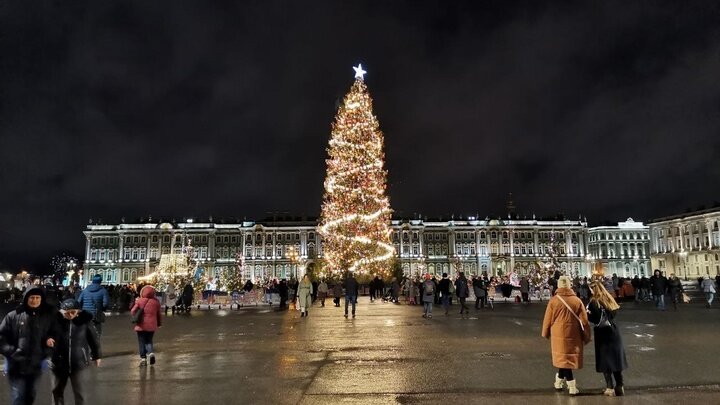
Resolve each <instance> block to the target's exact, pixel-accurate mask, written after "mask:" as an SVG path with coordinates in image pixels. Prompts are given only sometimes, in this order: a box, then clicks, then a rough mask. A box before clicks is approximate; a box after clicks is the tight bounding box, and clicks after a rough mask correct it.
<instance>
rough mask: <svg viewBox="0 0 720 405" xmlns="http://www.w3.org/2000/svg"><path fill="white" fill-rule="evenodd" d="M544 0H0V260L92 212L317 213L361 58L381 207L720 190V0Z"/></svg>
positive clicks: (459, 207) (593, 205) (74, 240)
mask: <svg viewBox="0 0 720 405" xmlns="http://www.w3.org/2000/svg"><path fill="white" fill-rule="evenodd" d="M540 3H543V4H540ZM545 3H549V2H538V1H528V2H509V1H497V2H492V1H475V2H468V3H464V2H450V1H438V2H419V1H407V2H402V1H374V2H362V1H339V0H334V1H313V2H290V1H281V2H273V1H255V2H239V1H236V2H207V1H197V2H168V3H163V2H160V1H137V2H129V1H127V2H114V1H106V2H105V1H104V2H98V1H73V2H65V1H54V2H51V1H45V2H24V1H6V2H3V3H2V4H1V5H0V165H1V168H2V169H1V170H0V262H4V263H6V264H7V265H9V266H10V267H11V268H13V269H17V268H19V266H21V265H24V266H28V267H29V268H30V269H35V270H40V269H41V267H43V266H46V265H47V263H48V262H49V261H50V258H51V257H52V255H54V254H56V253H60V252H62V251H66V252H70V253H74V254H76V255H78V256H80V255H82V252H83V250H84V246H85V242H84V237H83V235H82V233H81V232H82V231H83V230H84V229H85V226H86V225H87V223H88V220H89V219H90V218H92V219H93V221H98V220H102V222H105V223H118V222H120V219H121V218H122V217H124V218H125V219H126V221H127V222H131V221H133V220H136V219H138V218H140V217H146V218H147V216H148V215H152V216H153V218H154V219H155V218H176V219H182V218H184V217H196V218H198V219H207V218H208V216H210V215H212V216H213V218H214V219H215V220H219V219H220V218H229V217H235V218H240V219H242V218H244V217H247V218H248V219H258V220H259V219H263V218H265V217H267V216H268V215H272V214H268V213H271V212H282V213H285V212H286V213H287V214H280V215H292V216H301V215H304V216H318V215H319V213H320V203H321V200H322V192H323V187H322V184H323V180H324V176H325V158H326V151H325V148H326V147H327V142H328V139H329V137H330V125H331V123H332V121H333V119H334V116H335V112H336V108H337V105H338V103H339V102H340V100H341V99H342V97H343V96H344V94H345V93H346V92H347V91H348V90H349V89H350V86H351V85H352V82H353V73H354V72H353V70H352V66H353V65H356V64H357V63H362V64H363V67H365V69H366V70H367V71H368V74H367V75H366V79H365V80H366V83H367V84H368V87H369V89H370V94H371V96H372V97H373V100H374V111H375V114H376V115H377V117H378V119H379V121H380V127H381V129H382V130H383V132H384V134H385V141H386V159H387V160H386V166H387V169H388V171H389V174H388V192H389V196H390V200H391V205H392V208H393V209H394V210H395V214H394V215H395V216H396V217H413V216H414V215H415V214H416V213H417V214H421V215H422V216H423V217H425V216H427V217H435V218H437V217H440V216H443V217H444V218H448V217H449V216H450V215H455V217H456V218H457V217H459V216H463V217H466V216H468V215H479V216H480V217H482V218H484V217H485V216H501V215H504V214H505V202H506V199H507V194H508V193H509V192H512V193H513V194H514V196H515V203H516V205H517V207H518V212H519V213H520V214H521V215H527V216H528V217H530V216H531V215H532V214H533V213H535V214H536V215H537V216H538V217H541V216H548V215H555V214H558V213H564V214H566V215H567V217H569V218H572V219H577V218H578V215H583V216H586V217H587V218H588V220H589V221H590V223H591V225H595V224H601V223H603V222H604V221H614V222H617V221H618V220H624V219H626V218H627V217H633V218H634V219H635V220H642V221H647V220H649V219H651V218H655V217H659V216H666V215H671V214H675V213H681V212H684V211H685V210H686V209H688V208H692V209H696V208H699V207H700V206H703V205H704V206H712V205H713V204H715V203H716V201H718V200H720V193H719V192H718V184H720V163H719V162H720V114H719V112H720V18H719V14H718V12H719V11H720V10H719V8H720V7H719V4H720V3H718V2H717V1H706V2H703V1H691V2H690V1H667V2H661V1H658V2H628V1H601V2H599V1H595V2H586V3H585V4H577V3H582V2H554V3H553V4H552V5H548V4H545Z"/></svg>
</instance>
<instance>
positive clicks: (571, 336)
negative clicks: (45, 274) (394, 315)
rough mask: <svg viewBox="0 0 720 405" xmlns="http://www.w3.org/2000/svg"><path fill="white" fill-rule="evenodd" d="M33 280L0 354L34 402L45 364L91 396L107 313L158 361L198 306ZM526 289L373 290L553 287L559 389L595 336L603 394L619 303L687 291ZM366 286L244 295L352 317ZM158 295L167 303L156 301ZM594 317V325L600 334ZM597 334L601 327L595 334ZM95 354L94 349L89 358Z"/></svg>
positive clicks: (523, 281) (347, 281)
mask: <svg viewBox="0 0 720 405" xmlns="http://www.w3.org/2000/svg"><path fill="white" fill-rule="evenodd" d="M718 282H720V276H718V278H717V279H716V280H714V279H711V278H710V277H709V276H705V277H703V278H701V279H699V280H698V283H699V284H698V286H699V288H700V289H701V291H702V292H703V293H704V294H705V299H706V306H707V307H708V308H709V307H710V306H711V305H712V302H713V300H714V295H715V292H716V288H717V283H718ZM41 284H42V283H40V282H28V283H27V284H25V285H23V290H20V289H17V290H19V291H13V293H12V294H11V296H10V299H11V300H12V299H17V300H18V304H19V305H18V306H17V308H16V309H15V310H14V311H11V312H10V313H9V314H8V315H7V316H6V317H5V318H4V319H3V321H2V323H0V351H1V352H2V354H3V355H4V356H5V359H6V361H5V367H6V368H5V370H4V371H5V374H6V375H7V376H8V380H9V382H10V387H11V393H10V394H11V397H12V404H31V403H33V401H34V398H35V391H36V384H37V381H38V379H39V376H40V375H41V373H42V371H43V370H44V369H47V368H50V369H51V370H52V375H51V384H52V387H51V388H52V393H53V401H54V403H55V404H62V403H64V399H63V393H64V390H65V387H66V385H67V383H68V381H70V384H71V386H72V389H73V394H74V397H75V403H76V404H82V403H83V401H84V395H83V384H82V381H83V380H82V378H81V375H82V372H83V370H84V369H85V367H86V366H87V365H89V364H90V363H91V362H93V363H94V364H95V365H97V366H100V361H101V360H100V359H101V353H102V352H101V344H100V339H101V335H102V332H103V323H104V322H105V312H106V311H109V310H110V311H118V312H124V311H130V314H131V317H132V322H133V324H134V326H133V329H134V331H135V332H136V334H137V340H138V354H139V355H140V365H141V366H147V365H148V364H149V365H154V364H155V362H156V357H155V353H154V345H153V337H154V334H155V332H156V331H157V329H158V328H159V327H160V326H161V325H162V315H163V309H164V314H165V315H167V312H168V310H172V311H173V313H174V312H175V311H176V308H178V309H179V308H182V307H187V309H188V310H189V307H190V306H191V305H192V299H193V294H194V292H193V287H192V285H191V284H190V283H187V284H186V285H184V286H183V287H182V289H180V288H179V287H177V288H176V287H175V285H173V284H172V283H170V284H168V285H166V286H165V288H164V290H163V291H162V293H161V294H159V293H158V291H156V289H155V287H153V286H151V285H142V286H135V285H132V284H131V285H122V286H114V285H108V286H103V285H102V278H101V277H100V276H99V275H96V276H94V277H93V279H92V282H91V284H90V285H89V286H87V287H86V288H84V289H81V288H79V287H78V286H77V285H71V286H70V287H67V288H63V287H57V286H55V285H53V284H51V283H46V284H45V285H41ZM517 284H518V285H511V284H510V283H509V282H508V281H507V278H505V279H504V280H498V279H497V278H495V277H488V276H487V275H485V274H482V275H471V277H470V278H469V279H468V278H467V277H466V276H465V274H464V273H463V272H459V273H458V275H457V276H456V277H455V278H454V279H452V278H450V277H449V275H448V274H447V273H443V274H442V276H441V277H440V278H437V277H436V276H433V275H431V274H425V275H423V276H422V277H419V276H416V277H404V278H402V279H400V280H399V279H398V278H396V277H393V278H391V280H390V282H389V283H387V284H386V283H385V282H384V280H383V279H382V278H381V277H379V276H377V277H375V278H373V279H372V280H370V281H369V283H368V285H367V287H368V289H369V293H370V300H371V301H375V300H382V301H384V302H389V303H396V304H398V303H400V297H404V301H405V302H406V303H407V304H409V305H422V307H423V311H422V316H423V317H425V318H432V313H433V305H441V306H442V310H443V311H444V313H445V315H447V314H448V313H449V311H450V307H451V305H452V301H453V299H456V300H457V303H458V304H459V308H460V314H464V313H466V312H468V311H469V308H468V306H467V304H466V302H467V300H468V299H470V300H471V301H472V300H473V299H474V300H475V309H476V310H481V309H484V308H492V302H493V298H494V297H495V296H496V295H497V294H498V293H499V294H501V296H503V297H506V298H507V297H510V296H512V292H513V290H519V294H518V295H517V296H516V299H517V301H519V302H523V303H528V302H530V296H531V294H532V295H533V296H542V292H539V291H538V290H539V289H547V293H548V298H549V301H548V305H547V308H546V311H545V317H544V320H543V325H542V336H543V337H546V338H548V339H550V341H551V353H552V363H553V366H554V367H556V368H557V373H556V375H555V382H554V387H555V388H556V389H558V390H562V389H564V388H567V390H568V393H569V394H571V395H576V394H578V393H579V389H578V388H577V384H576V382H575V380H574V377H573V370H577V369H579V368H582V365H583V347H584V345H586V344H588V343H589V342H590V341H591V340H593V339H592V336H593V334H594V342H595V356H596V359H595V360H596V361H595V364H596V371H597V372H599V373H602V374H603V375H604V377H605V380H606V382H607V388H606V390H605V392H604V394H605V395H608V396H620V395H624V381H623V375H622V372H623V370H625V369H626V368H627V360H626V357H625V351H624V347H623V344H622V337H621V336H620V333H619V330H618V328H617V326H616V325H615V319H616V317H617V316H618V312H619V309H620V306H619V305H618V303H617V301H618V300H621V299H625V300H634V301H635V302H642V301H652V302H654V303H655V305H656V307H657V309H659V310H664V309H665V297H666V296H669V298H670V300H671V302H672V303H673V305H674V307H675V308H676V309H677V304H678V303H679V302H682V301H683V300H687V298H686V297H684V295H685V294H684V291H683V285H682V283H681V282H680V280H679V279H678V278H677V277H676V276H675V275H674V274H670V276H669V277H667V278H666V277H665V276H664V275H663V274H662V272H661V271H660V270H656V271H655V272H654V274H653V276H651V277H649V278H646V277H637V276H636V277H634V278H632V279H624V278H620V277H617V276H616V275H615V274H613V275H612V276H611V277H597V278H596V279H594V280H592V279H591V280H588V279H587V278H586V277H584V278H580V277H575V278H570V277H568V276H564V275H561V274H560V272H555V273H554V274H551V275H549V276H548V278H547V280H546V281H545V282H544V283H543V284H542V287H539V286H538V285H531V283H530V282H529V280H528V277H521V278H520V280H519V283H517ZM362 288H363V286H361V285H360V283H359V282H358V280H357V279H356V278H355V276H354V275H353V273H350V272H348V273H346V274H345V275H344V276H343V277H342V278H340V279H334V280H325V279H320V280H312V279H311V277H310V276H309V275H307V274H306V275H304V276H303V278H302V279H301V280H299V281H297V280H294V279H291V280H289V281H288V280H271V281H268V282H265V283H257V284H255V283H253V282H252V281H250V280H248V281H247V282H246V283H245V285H244V287H243V289H242V290H243V292H244V293H249V292H252V291H255V290H258V289H263V290H265V291H266V293H267V294H278V296H279V303H280V305H279V309H280V310H286V309H288V308H289V307H290V306H291V303H292V305H293V306H294V307H295V309H297V310H299V311H300V314H301V315H300V316H301V317H302V318H305V317H308V316H309V315H310V310H311V308H312V307H313V305H314V304H315V302H319V306H320V307H324V306H325V300H326V299H327V298H329V297H331V296H332V297H333V303H334V305H335V306H336V307H340V306H341V299H342V297H343V296H344V301H345V302H344V303H345V310H344V316H345V317H346V318H347V317H350V316H351V317H353V318H354V317H355V316H356V305H357V299H358V296H359V295H360V291H361V289H362ZM158 298H159V299H158ZM590 323H592V324H593V326H592V331H591V326H590ZM591 332H593V333H591ZM88 354H89V355H88Z"/></svg>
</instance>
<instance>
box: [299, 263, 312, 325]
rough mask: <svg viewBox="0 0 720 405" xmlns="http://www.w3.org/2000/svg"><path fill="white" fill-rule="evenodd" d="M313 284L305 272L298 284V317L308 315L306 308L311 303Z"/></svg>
mask: <svg viewBox="0 0 720 405" xmlns="http://www.w3.org/2000/svg"><path fill="white" fill-rule="evenodd" d="M312 293H313V285H312V283H311V282H310V276H308V275H307V274H306V275H305V276H304V277H303V279H302V281H301V282H300V285H299V286H298V301H299V303H298V306H299V307H300V317H301V318H302V317H304V316H308V309H309V308H310V306H311V305H312V297H311V296H312Z"/></svg>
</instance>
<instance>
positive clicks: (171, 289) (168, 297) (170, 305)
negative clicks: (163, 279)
mask: <svg viewBox="0 0 720 405" xmlns="http://www.w3.org/2000/svg"><path fill="white" fill-rule="evenodd" d="M164 295H165V315H167V313H168V309H172V313H173V314H174V313H175V302H176V301H177V292H176V291H175V284H174V283H173V282H172V281H170V282H169V283H168V284H167V286H165V294H164Z"/></svg>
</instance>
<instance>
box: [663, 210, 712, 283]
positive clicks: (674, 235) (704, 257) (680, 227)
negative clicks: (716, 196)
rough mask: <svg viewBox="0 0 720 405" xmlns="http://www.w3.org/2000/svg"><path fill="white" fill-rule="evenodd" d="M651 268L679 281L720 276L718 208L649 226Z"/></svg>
mask: <svg viewBox="0 0 720 405" xmlns="http://www.w3.org/2000/svg"><path fill="white" fill-rule="evenodd" d="M649 225H650V238H651V239H650V240H651V243H650V249H651V259H652V268H653V269H659V270H662V271H663V272H665V273H667V274H670V273H675V275H677V276H678V277H680V278H684V279H694V278H698V277H702V276H703V275H706V274H707V275H710V276H711V277H713V276H715V275H717V274H720V229H718V228H719V227H720V207H717V208H712V209H707V210H700V211H695V212H690V213H686V214H680V215H674V216H671V217H666V218H660V219H657V220H654V221H653V222H651V223H650V224H649Z"/></svg>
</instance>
